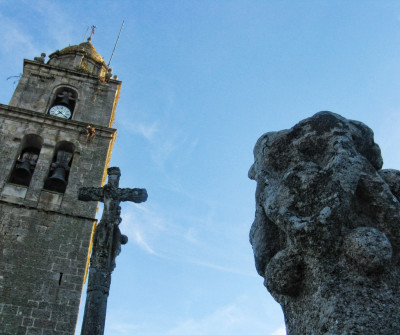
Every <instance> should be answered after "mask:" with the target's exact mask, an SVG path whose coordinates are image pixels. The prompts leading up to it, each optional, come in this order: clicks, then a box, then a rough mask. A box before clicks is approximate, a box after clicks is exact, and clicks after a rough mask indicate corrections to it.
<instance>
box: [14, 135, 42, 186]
mask: <svg viewBox="0 0 400 335" xmlns="http://www.w3.org/2000/svg"><path fill="white" fill-rule="evenodd" d="M42 144H43V140H42V138H41V137H40V136H38V135H34V134H29V135H26V136H25V137H24V138H23V139H22V146H21V148H22V149H21V151H20V153H19V155H18V158H17V160H16V162H15V165H14V168H13V171H12V173H11V176H10V179H9V182H10V183H13V184H18V185H22V186H29V184H30V182H31V179H32V175H33V171H34V170H35V167H36V163H37V161H38V158H39V154H40V150H41V148H42Z"/></svg>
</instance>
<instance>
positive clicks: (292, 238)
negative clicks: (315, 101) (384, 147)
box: [249, 112, 400, 335]
mask: <svg viewBox="0 0 400 335" xmlns="http://www.w3.org/2000/svg"><path fill="white" fill-rule="evenodd" d="M382 165H383V160H382V157H381V152H380V149H379V146H378V145H377V144H376V143H375V142H374V137H373V132H372V130H371V129H370V128H368V127H367V126H366V125H364V124H363V123H361V122H358V121H353V120H347V119H345V118H344V117H342V116H340V115H338V114H334V113H331V112H320V113H317V114H315V115H314V116H312V117H310V118H308V119H305V120H303V121H301V122H300V123H298V124H297V125H295V126H294V127H293V128H291V129H288V130H282V131H278V132H270V133H266V134H264V135H263V136H261V138H260V139H259V140H258V141H257V143H256V145H255V148H254V164H253V165H252V166H251V168H250V171H249V177H250V178H251V179H254V180H255V181H257V190H256V213H255V220H254V222H253V225H252V227H251V230H250V243H251V244H252V247H253V252H254V257H255V263H256V269H257V272H258V273H259V274H260V275H261V276H262V277H264V284H265V286H266V287H267V289H268V290H269V291H270V292H271V294H272V295H273V297H274V298H275V299H276V300H277V301H278V302H279V303H280V304H281V306H282V309H283V312H284V315H285V321H286V327H287V334H288V335H305V334H310V335H311V334H315V335H317V334H318V335H319V334H330V335H333V334H335V335H337V334H363V335H368V334H383V335H386V334H387V335H389V334H390V335H392V334H400V273H399V272H400V268H399V261H400V255H399V252H400V202H399V201H400V172H399V171H396V170H381V168H382Z"/></svg>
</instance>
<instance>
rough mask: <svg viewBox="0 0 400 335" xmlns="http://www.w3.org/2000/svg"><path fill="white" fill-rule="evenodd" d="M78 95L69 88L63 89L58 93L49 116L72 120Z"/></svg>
mask: <svg viewBox="0 0 400 335" xmlns="http://www.w3.org/2000/svg"><path fill="white" fill-rule="evenodd" d="M76 98H77V94H76V92H75V91H74V90H72V89H70V88H68V87H61V88H59V89H58V90H57V91H56V94H55V98H54V102H53V103H52V105H51V107H50V109H49V114H50V115H53V116H57V117H60V118H63V119H70V118H71V117H72V113H73V112H74V109H75V104H76Z"/></svg>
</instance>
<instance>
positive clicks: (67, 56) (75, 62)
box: [0, 39, 121, 335]
mask: <svg viewBox="0 0 400 335" xmlns="http://www.w3.org/2000/svg"><path fill="white" fill-rule="evenodd" d="M120 87H121V82H120V81H118V80H117V79H116V76H114V78H112V75H111V69H108V67H107V66H106V64H105V62H104V60H103V58H102V57H101V56H100V55H99V54H98V53H97V52H96V50H95V48H94V47H93V45H92V44H91V41H90V39H89V40H88V41H87V42H84V43H81V44H79V45H74V46H69V47H66V48H64V49H62V50H57V51H56V52H54V53H52V54H51V55H50V56H49V60H48V62H47V63H45V55H44V54H42V56H41V57H35V59H34V60H33V61H32V60H26V59H25V60H24V66H23V74H22V76H21V78H20V80H19V83H18V86H17V88H16V89H15V92H14V94H13V96H12V98H11V101H10V104H9V105H2V104H0V169H1V172H2V173H1V174H0V247H1V253H0V334H10V335H22V334H23V335H25V334H26V335H28V334H32V335H33V334H41V335H45V334H63V335H69V334H71V335H72V334H74V332H75V327H76V321H77V316H78V309H79V303H80V298H81V293H82V286H83V283H84V279H85V275H86V271H87V263H88V262H87V260H88V256H89V251H90V250H89V249H90V246H91V237H92V232H93V228H94V226H95V219H94V218H95V214H96V210H97V204H96V203H95V204H90V203H86V202H81V201H79V200H78V197H77V193H78V189H79V188H80V187H82V186H86V187H100V186H101V185H102V183H103V182H104V180H105V177H106V168H107V166H108V163H109V159H110V155H111V150H112V146H113V143H114V139H115V135H116V130H115V129H113V128H112V123H113V118H114V111H115V107H116V104H117V101H118V97H119V92H120Z"/></svg>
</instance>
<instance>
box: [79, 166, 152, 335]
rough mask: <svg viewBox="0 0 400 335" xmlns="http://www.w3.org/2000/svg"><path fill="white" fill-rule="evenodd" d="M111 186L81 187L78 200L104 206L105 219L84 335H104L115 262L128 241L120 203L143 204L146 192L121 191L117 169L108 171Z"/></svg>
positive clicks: (97, 240)
mask: <svg viewBox="0 0 400 335" xmlns="http://www.w3.org/2000/svg"><path fill="white" fill-rule="evenodd" d="M107 174H108V183H107V184H106V185H104V187H101V188H96V187H82V188H81V189H79V193H78V199H79V200H82V201H101V202H104V210H103V215H102V217H101V220H100V223H99V224H98V225H97V227H96V230H95V233H94V237H93V250H92V255H91V258H90V268H89V281H88V288H87V296H86V304H85V312H84V317H83V324H82V331H81V335H103V334H104V324H105V319H106V310H107V298H108V293H109V290H110V285H111V273H112V271H113V270H114V268H115V258H116V257H117V256H118V254H119V253H120V252H121V244H126V243H127V242H128V237H127V236H125V235H122V234H121V232H120V230H119V224H120V223H121V221H122V220H121V217H120V214H121V207H120V206H119V204H120V202H121V201H132V202H136V203H139V202H144V201H146V200H147V191H146V190H145V189H139V188H133V189H131V188H118V186H119V178H120V176H121V172H120V169H119V168H118V167H111V168H109V169H107Z"/></svg>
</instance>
